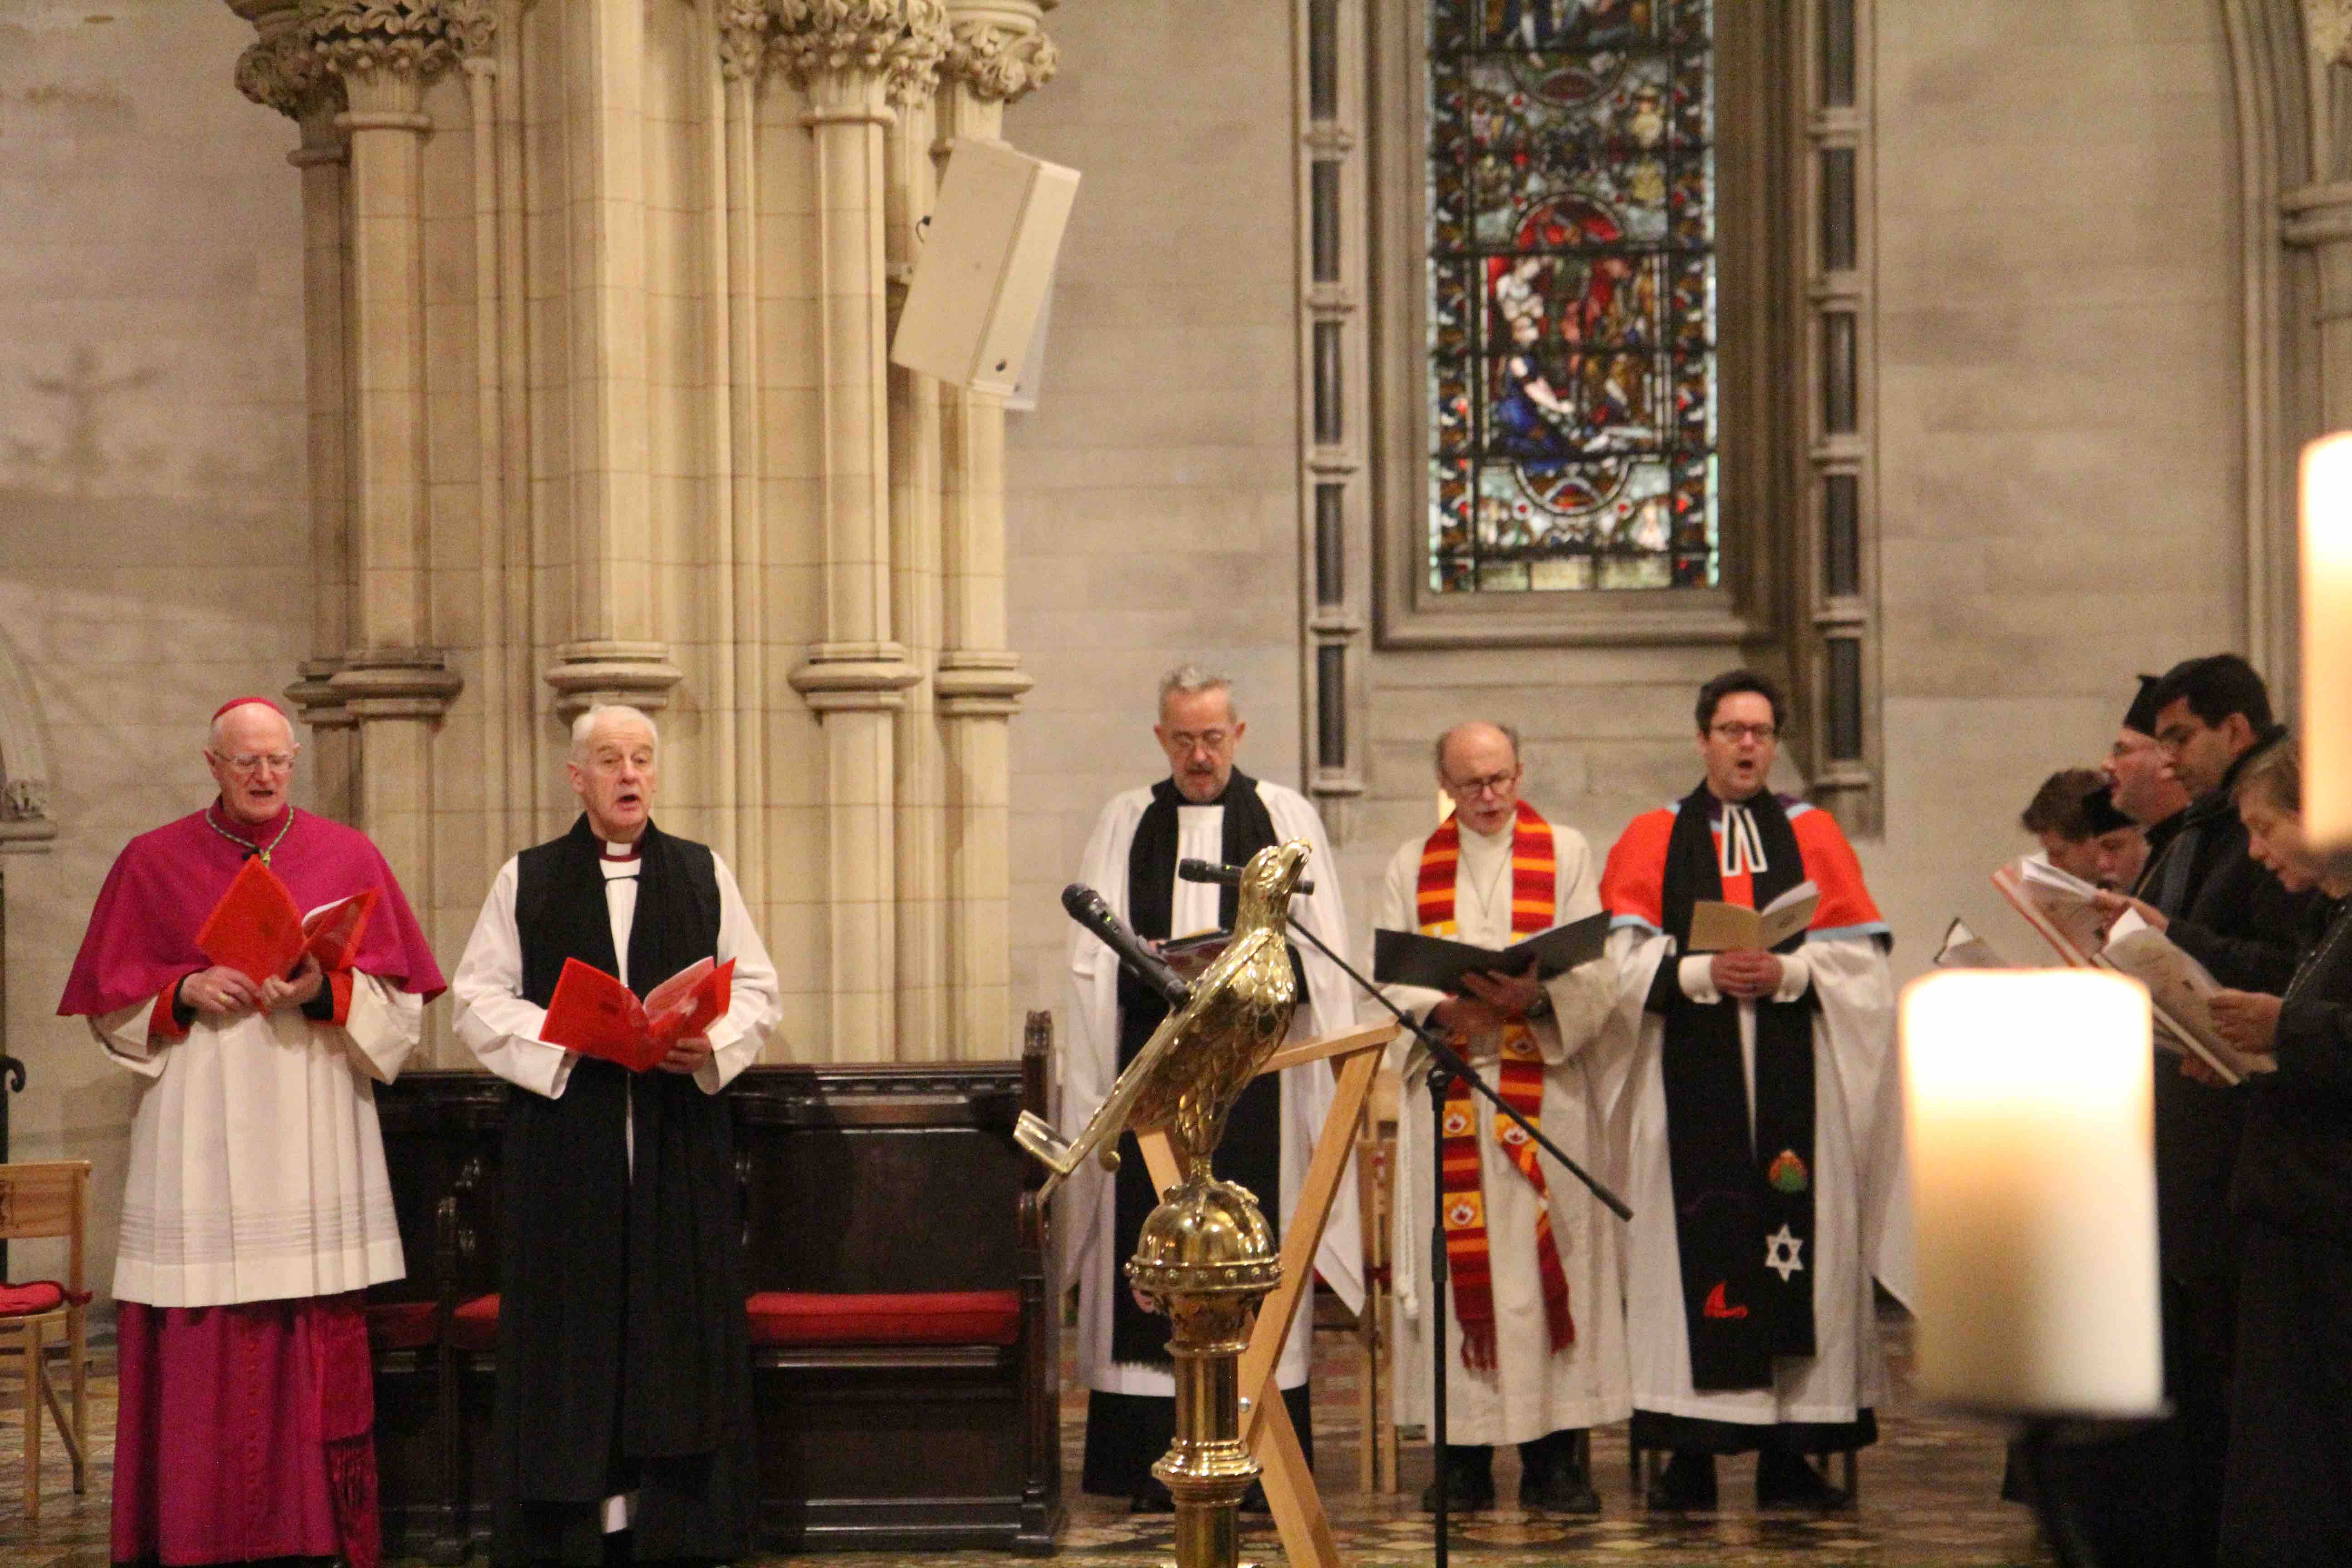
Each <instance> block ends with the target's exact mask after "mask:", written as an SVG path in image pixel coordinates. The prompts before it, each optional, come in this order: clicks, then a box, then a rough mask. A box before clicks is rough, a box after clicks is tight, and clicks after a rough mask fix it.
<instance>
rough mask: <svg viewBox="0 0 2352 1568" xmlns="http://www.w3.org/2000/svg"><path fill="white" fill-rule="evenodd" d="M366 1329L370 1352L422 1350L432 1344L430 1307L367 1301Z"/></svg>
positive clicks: (414, 1303) (415, 1304)
mask: <svg viewBox="0 0 2352 1568" xmlns="http://www.w3.org/2000/svg"><path fill="white" fill-rule="evenodd" d="M367 1326H368V1346H369V1348H370V1349H372V1350H380V1351H413V1350H422V1349H423V1348H424V1347H425V1346H426V1345H429V1344H431V1343H432V1342H433V1303H432V1302H430V1301H370V1302H369V1303H368V1304H367Z"/></svg>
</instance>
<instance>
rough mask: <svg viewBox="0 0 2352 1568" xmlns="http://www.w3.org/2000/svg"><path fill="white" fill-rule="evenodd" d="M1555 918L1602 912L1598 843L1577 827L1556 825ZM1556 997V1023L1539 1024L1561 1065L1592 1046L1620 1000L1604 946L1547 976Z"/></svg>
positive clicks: (1539, 1035) (1547, 987)
mask: <svg viewBox="0 0 2352 1568" xmlns="http://www.w3.org/2000/svg"><path fill="white" fill-rule="evenodd" d="M1552 858H1553V861H1554V862H1555V864H1556V866H1557V869H1556V870H1555V871H1554V873H1553V878H1554V881H1553V892H1552V919H1553V921H1554V923H1556V924H1559V925H1572V924H1574V923H1575V922H1576V921H1580V920H1584V919H1586V918H1588V917H1589V916H1592V915H1597V914H1599V913H1600V912H1601V878H1600V875H1599V873H1598V872H1596V871H1595V870H1594V869H1593V866H1592V847H1591V845H1590V844H1588V843H1586V842H1585V839H1584V835H1583V834H1581V833H1579V832H1577V831H1575V830H1574V829H1573V828H1567V827H1556V828H1554V829H1553V830H1552ZM1544 994H1546V995H1548V996H1549V997H1550V998H1551V1023H1550V1026H1549V1027H1539V1028H1538V1029H1537V1030H1536V1045H1537V1047H1538V1049H1540V1050H1541V1051H1542V1052H1543V1058H1544V1060H1545V1061H1546V1062H1548V1063H1549V1064H1550V1065H1552V1066H1554V1067H1557V1066H1559V1064H1560V1063H1562V1062H1565V1061H1567V1060H1569V1059H1570V1058H1572V1057H1576V1056H1579V1055H1580V1054H1582V1053H1583V1052H1585V1051H1586V1050H1587V1049H1589V1048H1590V1047H1591V1046H1592V1044H1593V1042H1594V1041H1595V1040H1596V1039H1597V1038H1599V1037H1600V1035H1601V1026H1603V1025H1604V1024H1606V1023H1607V1022H1608V1021H1609V1015H1610V1012H1611V1010H1612V1008H1613V1007H1614V1006H1615V1005H1616V1001H1617V970H1616V966H1615V965H1614V964H1612V963H1610V961H1609V954H1608V952H1607V950H1606V949H1605V948H1604V949H1603V950H1602V952H1601V955H1600V956H1599V957H1597V958H1594V959H1593V960H1591V962H1590V963H1580V964H1578V965H1577V966H1576V967H1575V968H1573V969H1568V970H1562V971H1561V972H1560V973H1558V974H1555V975H1553V976H1552V977H1551V978H1550V979H1549V980H1548V981H1546V982H1544Z"/></svg>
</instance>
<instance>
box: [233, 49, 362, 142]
mask: <svg viewBox="0 0 2352 1568" xmlns="http://www.w3.org/2000/svg"><path fill="white" fill-rule="evenodd" d="M236 89H237V91H239V92H241V93H243V94H245V96H246V97H247V98H249V99H251V100H253V101H254V102H256V103H257V104H259V105H261V106H262V107H263V108H264V109H274V110H277V111H278V113H280V114H282V115H284V116H286V117H287V118H288V119H289V120H299V119H300V118H301V117H302V115H303V114H304V113H305V112H306V111H308V110H310V109H312V108H314V107H318V106H320V103H321V100H323V102H324V107H326V108H328V109H330V110H340V109H341V108H342V106H343V101H342V100H343V84H342V80H341V78H339V77H337V76H336V75H335V74H334V72H332V71H331V70H329V69H328V68H327V62H326V58H325V57H324V56H322V55H320V53H319V51H318V50H317V49H315V48H313V47H310V40H309V39H307V38H305V37H303V36H302V31H301V28H300V27H299V26H291V27H280V28H278V30H276V31H275V32H272V33H270V34H269V35H268V37H263V38H259V39H257V40H256V41H255V42H254V43H253V44H251V45H250V46H248V47H247V49H246V51H245V53H243V54H241V55H239V56H238V57H237V58H236Z"/></svg>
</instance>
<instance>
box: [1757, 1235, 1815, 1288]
mask: <svg viewBox="0 0 2352 1568" xmlns="http://www.w3.org/2000/svg"><path fill="white" fill-rule="evenodd" d="M1804 1245H1805V1244H1804V1242H1803V1241H1802V1240H1801V1239H1799V1238H1798V1237H1797V1236H1795V1235H1794V1234H1793V1233H1792V1232H1791V1231H1790V1229H1789V1227H1788V1226H1785V1225H1784V1226H1781V1227H1780V1229H1779V1230H1776V1231H1774V1232H1773V1233H1772V1234H1771V1235H1769V1236H1768V1237H1765V1238H1764V1267H1765V1268H1769V1269H1770V1270H1772V1272H1773V1273H1775V1274H1778V1275H1779V1276H1780V1283H1782V1284H1783V1285H1785V1284H1787V1283H1788V1282H1789V1276H1790V1275H1791V1274H1801V1273H1802V1272H1804V1268H1805V1266H1804V1264H1803V1262H1802V1261H1801V1259H1800V1258H1798V1256H1797V1254H1798V1253H1799V1252H1801V1251H1802V1250H1803V1248H1804Z"/></svg>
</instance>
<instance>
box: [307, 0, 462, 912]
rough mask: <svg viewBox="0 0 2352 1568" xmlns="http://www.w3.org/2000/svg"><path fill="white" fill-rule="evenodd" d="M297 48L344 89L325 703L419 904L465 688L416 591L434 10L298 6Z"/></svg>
mask: <svg viewBox="0 0 2352 1568" xmlns="http://www.w3.org/2000/svg"><path fill="white" fill-rule="evenodd" d="M299 15H300V17H301V23H300V26H301V33H302V37H303V39H304V40H305V42H307V43H308V45H309V46H310V47H311V48H312V49H313V50H315V51H316V52H317V54H318V56H319V57H320V59H321V60H322V61H323V62H324V65H325V67H326V68H328V69H329V70H331V71H332V72H334V73H335V75H336V76H338V77H339V78H341V81H342V84H343V96H344V100H345V103H346V108H345V110H344V111H343V112H342V113H341V114H339V115H337V116H336V117H335V120H334V124H335V125H336V127H337V128H338V129H340V130H341V131H342V132H344V134H345V136H346V138H347V141H348V145H349V147H350V164H349V170H350V173H349V184H348V195H347V198H346V199H347V208H348V213H349V229H348V232H349V235H350V247H351V248H350V258H349V290H350V291H349V294H348V297H347V298H348V317H347V322H348V327H349V331H347V332H346V333H345V342H346V343H347V345H348V350H349V353H350V355H351V362H350V393H351V395H350V401H349V408H350V413H351V420H350V425H349V427H348V428H349V436H348V437H347V441H348V446H347V448H346V449H347V451H348V452H349V454H350V467H349V470H348V472H349V479H350V487H351V489H350V493H351V500H352V514H351V524H350V533H349V537H350V540H351V550H352V574H351V575H352V597H351V602H350V620H349V629H348V633H347V636H346V638H345V649H344V652H343V654H342V657H341V661H340V664H339V665H338V667H337V668H335V669H334V671H333V672H332V673H331V675H328V676H327V677H326V681H325V684H326V686H327V689H328V695H329V697H330V698H331V699H332V700H334V701H335V702H336V703H338V704H340V706H341V708H343V709H344V710H346V711H348V712H349V713H350V714H351V716H352V722H353V724H354V725H355V740H354V752H355V763H354V767H353V771H352V791H351V796H352V798H351V802H350V805H351V808H352V816H351V820H352V822H353V823H354V824H355V825H356V826H359V827H361V828H362V830H364V831H365V832H366V833H367V834H368V836H369V837H372V838H373V839H374V840H375V843H376V846H377V847H378V848H380V849H382V850H383V855H384V858H385V859H386V860H387V861H389V862H390V863H391V865H392V868H393V870H394V874H396V875H397V876H398V877H399V878H400V879H401V882H402V885H403V886H404V888H405V889H407V891H408V894H409V898H410V900H411V902H413V903H415V904H417V905H419V906H420V907H430V906H431V905H432V904H433V903H434V902H435V901H436V900H435V899H434V895H433V884H432V856H431V821H432V817H431V809H432V773H431V746H432V734H433V730H434V726H435V724H436V721H438V720H439V719H440V718H441V717H442V715H443V714H445V713H446V712H447V711H448V708H449V704H450V702H451V700H453V699H455V698H456V696H457V691H458V689H459V688H460V687H461V685H462V684H463V682H462V681H461V679H459V677H458V676H457V672H456V671H454V670H452V669H450V668H448V666H447V664H446V661H445V660H444V659H443V658H442V656H441V654H440V652H439V650H438V649H437V648H436V647H434V644H433V635H432V631H433V629H432V623H431V616H430V613H429V609H428V600H427V595H426V584H425V564H426V551H427V544H426V513H425V495H426V489H425V487H426V480H427V477H428V476H427V472H426V443H425V268H424V252H423V233H422V226H421V223H420V215H419V202H418V185H419V177H418V175H419V171H418V157H419V142H420V140H421V138H422V137H423V136H424V135H425V133H426V132H429V131H430V130H431V129H432V124H433V122H432V121H431V120H430V119H428V118H427V117H426V116H425V114H424V113H423V112H422V111H421V109H420V104H421V100H422V97H423V89H424V81H425V78H426V77H427V76H428V75H430V74H431V73H433V72H435V71H437V70H439V69H441V68H444V67H446V65H448V64H449V62H450V59H451V50H450V47H449V40H448V37H447V27H446V18H445V17H444V16H443V15H442V10H441V7H440V6H439V5H436V4H434V3H433V0H404V3H402V4H397V5H385V4H380V3H379V4H370V3H367V0H306V3H305V4H304V5H303V6H302V7H301V10H300V13H299Z"/></svg>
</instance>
